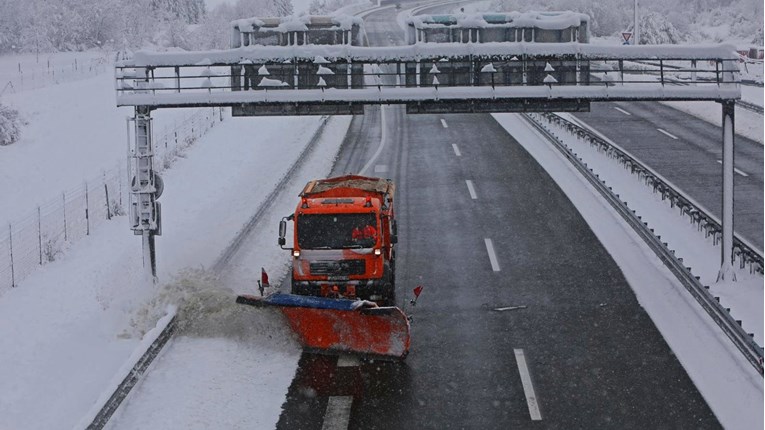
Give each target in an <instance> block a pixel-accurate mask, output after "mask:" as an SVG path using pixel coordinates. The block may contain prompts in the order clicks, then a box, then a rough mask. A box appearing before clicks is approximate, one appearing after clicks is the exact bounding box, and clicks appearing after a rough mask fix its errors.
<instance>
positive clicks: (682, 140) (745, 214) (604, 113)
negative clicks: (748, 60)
mask: <svg viewBox="0 0 765 430" xmlns="http://www.w3.org/2000/svg"><path fill="white" fill-rule="evenodd" d="M717 109H720V115H722V108H721V107H719V105H718V107H717ZM576 116H577V118H580V119H581V120H583V121H584V122H585V123H587V124H588V125H590V126H593V127H594V128H595V129H597V130H598V131H600V132H601V133H602V134H603V135H605V136H606V137H608V138H609V139H611V140H612V141H614V142H616V143H617V144H618V145H619V146H621V147H622V148H624V149H625V150H627V151H628V152H630V153H631V154H632V155H634V156H635V157H636V158H637V159H639V160H640V161H641V162H643V163H644V164H646V165H648V166H649V167H651V168H652V169H653V170H655V171H656V172H658V173H659V174H660V175H662V176H664V177H665V178H666V179H668V180H669V181H670V182H672V183H673V184H674V185H675V186H677V187H678V188H679V189H681V190H683V192H685V193H687V194H688V195H689V196H690V197H691V198H693V199H694V200H696V201H697V202H699V203H700V204H701V205H702V206H704V208H706V209H707V210H709V211H710V212H711V213H712V214H713V215H715V216H717V218H718V219H721V218H722V209H721V208H722V163H721V161H720V160H722V129H721V128H720V127H717V126H714V125H712V124H709V123H708V122H706V121H702V120H700V119H698V118H696V117H694V116H692V115H689V114H686V113H684V112H681V111H679V110H676V109H673V108H671V107H669V106H665V105H663V104H661V103H656V102H630V103H627V102H619V103H593V104H592V105H591V111H590V112H589V113H583V114H576ZM659 130H662V131H663V132H662V131H659ZM734 149H735V153H734V165H735V169H736V170H735V173H734V179H733V180H734V185H735V191H734V198H735V202H734V215H733V217H734V228H735V231H736V233H737V234H740V235H742V236H743V237H744V238H745V239H746V240H747V241H749V242H750V243H752V244H753V245H755V246H756V247H758V248H759V249H760V250H762V246H763V221H762V220H763V204H764V202H763V146H762V144H761V143H759V142H754V141H752V140H750V139H747V138H744V137H741V136H736V137H735V138H734Z"/></svg>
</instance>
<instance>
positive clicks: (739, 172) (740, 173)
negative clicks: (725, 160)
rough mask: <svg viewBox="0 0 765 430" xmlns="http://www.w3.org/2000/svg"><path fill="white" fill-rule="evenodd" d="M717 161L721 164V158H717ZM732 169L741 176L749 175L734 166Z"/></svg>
mask: <svg viewBox="0 0 765 430" xmlns="http://www.w3.org/2000/svg"><path fill="white" fill-rule="evenodd" d="M717 162H718V163H720V164H722V160H717ZM733 171H734V172H736V173H738V174H739V175H741V176H743V177H747V176H749V174H748V173H746V172H743V171H741V170H739V169H738V168H736V167H734V168H733Z"/></svg>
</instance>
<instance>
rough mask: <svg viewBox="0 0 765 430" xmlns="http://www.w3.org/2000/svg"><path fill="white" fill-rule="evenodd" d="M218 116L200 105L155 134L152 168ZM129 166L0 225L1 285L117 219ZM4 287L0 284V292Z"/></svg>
mask: <svg viewBox="0 0 765 430" xmlns="http://www.w3.org/2000/svg"><path fill="white" fill-rule="evenodd" d="M222 120H223V111H222V109H220V108H214V109H212V108H211V109H204V110H201V109H200V110H198V111H197V112H195V113H194V114H192V115H190V116H188V117H186V118H185V119H183V120H182V121H180V122H179V123H177V124H174V126H173V128H166V129H164V130H163V131H162V133H161V134H160V133H155V136H154V145H155V148H156V151H155V157H156V158H155V160H156V162H155V169H156V170H157V171H158V172H161V171H163V170H165V169H167V168H169V167H170V166H171V165H172V163H173V161H174V160H175V159H177V158H178V157H179V156H182V155H183V152H184V151H185V150H186V149H187V148H189V147H190V146H191V145H193V144H194V143H195V142H196V141H197V140H198V139H199V138H200V137H202V136H203V135H204V134H205V133H206V132H207V131H208V130H210V129H211V128H212V127H214V126H215V124H216V123H217V122H218V121H222ZM128 170H129V168H128V163H127V162H119V163H117V164H116V165H114V166H113V167H112V168H110V169H108V170H104V171H103V172H102V173H101V174H99V175H98V176H96V177H92V178H90V179H87V180H85V181H84V182H83V183H82V185H80V186H78V187H76V188H73V189H70V190H67V191H64V192H62V193H61V194H60V195H59V196H58V197H56V198H54V199H51V200H49V201H47V202H46V203H44V204H41V205H39V206H37V207H36V208H34V209H33V210H31V211H30V212H28V213H27V214H26V215H25V216H23V217H21V218H20V219H19V220H17V221H16V222H11V223H8V224H7V225H5V226H0V287H9V288H13V287H16V286H18V285H19V283H20V282H21V281H22V280H23V279H24V278H26V277H27V276H29V275H30V274H31V273H33V272H34V271H35V270H37V269H38V268H40V267H42V266H44V265H46V264H48V263H51V262H53V261H56V260H57V259H58V258H59V257H61V256H62V255H63V254H64V253H65V252H66V250H67V249H68V248H69V247H70V246H71V245H72V244H73V243H75V242H76V241H78V240H80V239H82V238H83V237H85V236H88V235H90V233H91V231H93V229H94V228H96V227H97V226H98V225H101V224H103V223H105V222H107V221H109V220H112V219H114V218H115V217H119V218H120V219H122V218H121V216H122V215H125V214H126V209H127V207H128V201H129V193H130V186H129V179H128V178H130V177H132V173H131V172H129V171H128ZM126 230H127V229H126ZM126 234H127V231H126ZM4 290H5V288H0V293H2V291H4Z"/></svg>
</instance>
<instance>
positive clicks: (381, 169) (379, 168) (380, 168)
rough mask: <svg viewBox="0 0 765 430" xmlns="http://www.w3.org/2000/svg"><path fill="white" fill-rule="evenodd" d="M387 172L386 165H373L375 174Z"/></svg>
mask: <svg viewBox="0 0 765 430" xmlns="http://www.w3.org/2000/svg"><path fill="white" fill-rule="evenodd" d="M387 171H388V165H387V164H375V173H385V172H387Z"/></svg>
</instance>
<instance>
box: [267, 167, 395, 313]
mask: <svg viewBox="0 0 765 430" xmlns="http://www.w3.org/2000/svg"><path fill="white" fill-rule="evenodd" d="M394 194H395V185H394V184H393V182H392V181H391V180H390V179H383V178H373V177H365V176H358V175H346V176H340V177H335V178H328V179H317V180H312V181H310V182H308V184H306V186H305V188H304V189H303V191H302V192H301V193H300V202H299V203H298V205H297V208H296V209H295V212H294V213H293V214H292V215H290V216H289V217H286V218H284V219H283V220H282V222H281V224H280V226H279V244H280V245H281V246H282V248H284V245H285V243H286V240H285V237H284V236H285V235H286V222H287V221H288V220H291V221H293V222H294V224H293V227H294V228H293V230H294V231H293V248H285V249H290V250H291V251H292V294H299V295H306V296H318V297H338V298H349V299H363V300H370V301H375V302H378V303H381V304H383V305H392V304H393V303H394V301H395V249H394V245H395V243H396V241H397V237H396V221H395V214H394V210H393V199H394Z"/></svg>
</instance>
